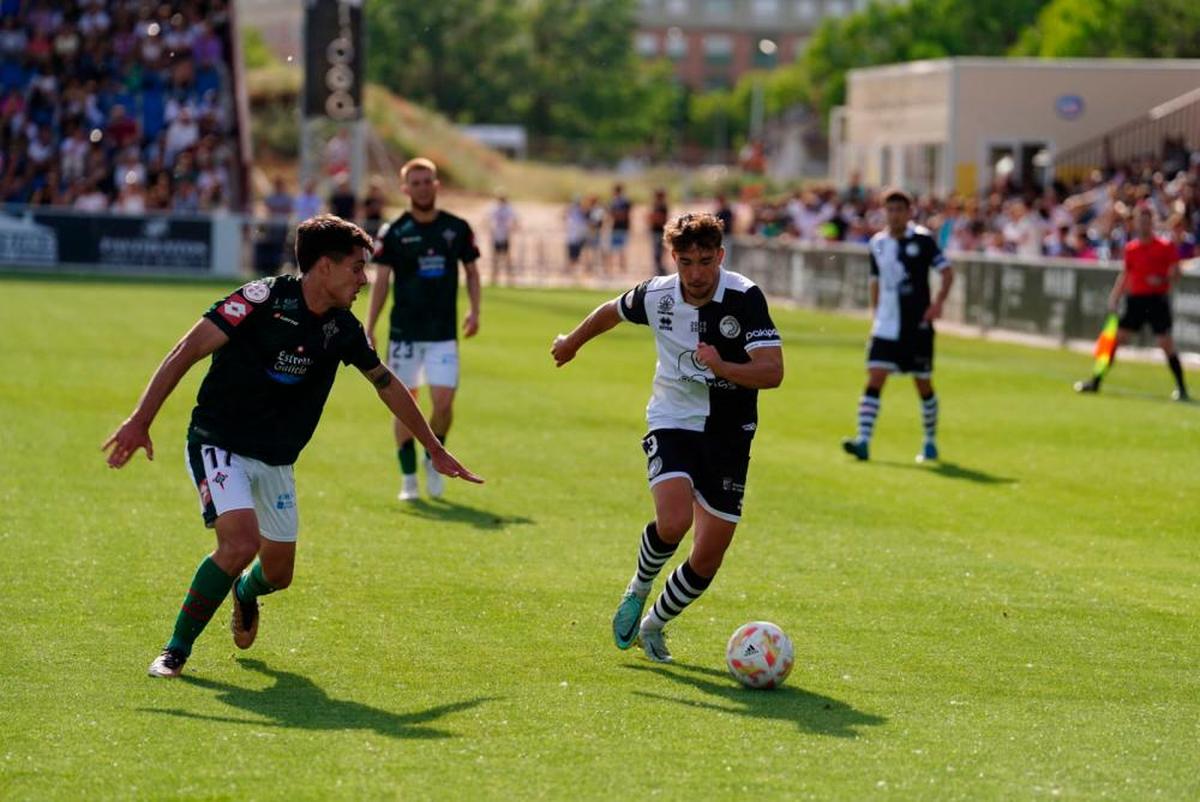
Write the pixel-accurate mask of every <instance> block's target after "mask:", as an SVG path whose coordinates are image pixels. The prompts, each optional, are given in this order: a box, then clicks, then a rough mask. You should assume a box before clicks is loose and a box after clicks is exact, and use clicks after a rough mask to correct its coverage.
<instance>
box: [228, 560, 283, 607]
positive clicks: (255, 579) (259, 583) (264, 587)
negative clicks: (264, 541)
mask: <svg viewBox="0 0 1200 802" xmlns="http://www.w3.org/2000/svg"><path fill="white" fill-rule="evenodd" d="M275 590H276V588H275V586H274V585H272V584H271V583H270V582H268V581H267V579H266V577H264V576H263V572H262V561H261V560H258V559H256V560H255V561H254V565H252V566H250V570H249V571H248V572H246V575H245V576H243V577H242V579H241V581H240V582H238V583H237V591H236V592H237V595H238V598H239V599H241V600H242V601H243V602H252V601H254V600H255V599H257V598H258V597H259V596H266V595H267V594H268V593H274V592H275Z"/></svg>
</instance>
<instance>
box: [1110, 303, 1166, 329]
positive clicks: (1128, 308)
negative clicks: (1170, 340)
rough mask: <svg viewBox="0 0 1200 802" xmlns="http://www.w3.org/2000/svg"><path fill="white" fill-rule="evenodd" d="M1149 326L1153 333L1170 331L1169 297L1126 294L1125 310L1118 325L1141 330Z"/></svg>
mask: <svg viewBox="0 0 1200 802" xmlns="http://www.w3.org/2000/svg"><path fill="white" fill-rule="evenodd" d="M1147 324H1148V325H1149V326H1150V331H1152V332H1154V333H1155V334H1170V333H1171V324H1172V320H1171V299H1170V296H1167V295H1127V296H1126V297H1125V311H1124V313H1123V314H1122V315H1121V321H1120V323H1119V324H1118V325H1120V327H1121V328H1123V329H1125V330H1126V331H1141V329H1142V326H1145V325H1147Z"/></svg>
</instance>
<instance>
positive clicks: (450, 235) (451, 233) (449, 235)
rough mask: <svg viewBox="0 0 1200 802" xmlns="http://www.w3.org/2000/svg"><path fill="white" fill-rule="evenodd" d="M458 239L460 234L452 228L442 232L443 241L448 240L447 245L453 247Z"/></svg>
mask: <svg viewBox="0 0 1200 802" xmlns="http://www.w3.org/2000/svg"><path fill="white" fill-rule="evenodd" d="M457 237H458V232H456V231H455V230H454V229H452V228H447V229H445V230H443V231H442V239H444V240H446V244H447V245H451V244H453V242H454V240H455V239H456V238H457Z"/></svg>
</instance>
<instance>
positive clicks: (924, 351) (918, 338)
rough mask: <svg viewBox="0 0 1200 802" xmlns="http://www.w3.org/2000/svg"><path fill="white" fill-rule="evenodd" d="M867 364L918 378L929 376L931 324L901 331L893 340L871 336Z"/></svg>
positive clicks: (930, 371) (930, 364)
mask: <svg viewBox="0 0 1200 802" xmlns="http://www.w3.org/2000/svg"><path fill="white" fill-rule="evenodd" d="M867 367H868V368H883V369H884V370H890V371H892V372H893V373H911V374H913V375H914V376H917V377H919V378H922V379H924V378H928V377H929V376H932V375H933V326H925V327H924V328H920V329H912V330H909V331H902V332H900V337H899V339H896V340H885V339H882V338H880V337H872V338H871V344H870V345H869V346H868V348H867Z"/></svg>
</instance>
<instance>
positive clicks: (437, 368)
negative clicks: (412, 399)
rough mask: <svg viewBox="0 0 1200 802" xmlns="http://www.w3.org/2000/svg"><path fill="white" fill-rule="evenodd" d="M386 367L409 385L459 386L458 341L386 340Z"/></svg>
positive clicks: (414, 386) (413, 386) (412, 386)
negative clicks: (387, 341) (388, 341)
mask: <svg viewBox="0 0 1200 802" xmlns="http://www.w3.org/2000/svg"><path fill="white" fill-rule="evenodd" d="M388 368H390V369H391V371H392V373H395V374H396V378H398V379H400V381H402V382H404V384H405V385H406V386H408V387H409V388H416V387H420V386H421V385H423V384H427V385H429V386H430V387H451V388H454V387H458V341H457V340H437V341H436V342H401V341H398V340H392V341H391V342H390V343H388Z"/></svg>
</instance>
